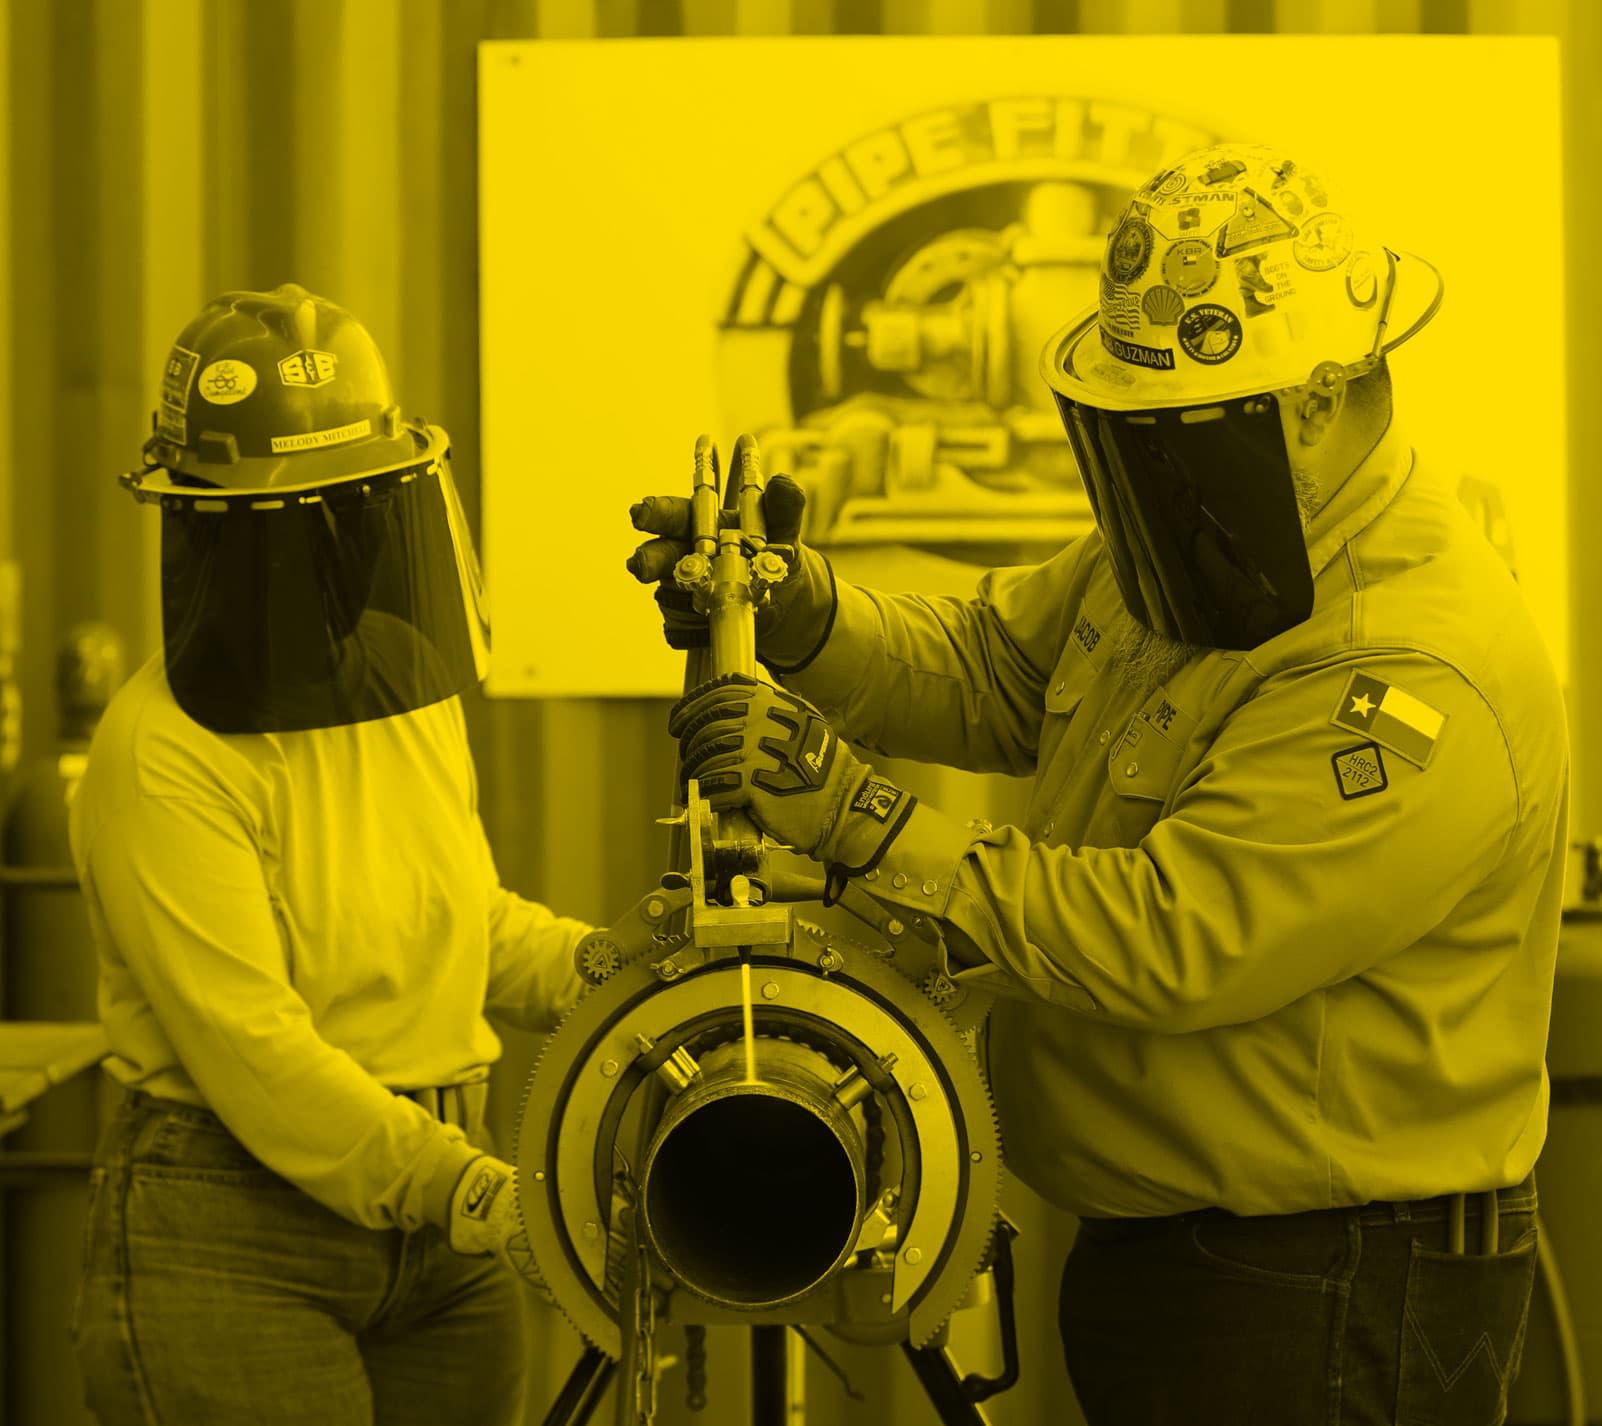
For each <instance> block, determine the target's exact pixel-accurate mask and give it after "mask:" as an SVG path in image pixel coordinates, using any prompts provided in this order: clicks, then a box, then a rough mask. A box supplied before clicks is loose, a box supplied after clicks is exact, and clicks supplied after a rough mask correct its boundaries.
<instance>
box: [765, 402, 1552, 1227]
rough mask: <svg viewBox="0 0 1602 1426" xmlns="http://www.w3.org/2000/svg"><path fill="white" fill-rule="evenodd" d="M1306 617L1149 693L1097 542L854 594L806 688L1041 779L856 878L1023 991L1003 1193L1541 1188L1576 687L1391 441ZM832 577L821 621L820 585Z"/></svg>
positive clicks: (1069, 1197)
mask: <svg viewBox="0 0 1602 1426" xmlns="http://www.w3.org/2000/svg"><path fill="white" fill-rule="evenodd" d="M1307 542H1308V547H1309V555H1310V559H1311V563H1312V567H1313V572H1314V574H1315V607H1314V611H1313V613H1312V615H1311V617H1310V618H1309V619H1307V620H1306V621H1305V622H1303V623H1301V624H1299V625H1297V626H1296V627H1294V628H1292V629H1290V630H1288V631H1287V632H1285V633H1284V634H1281V635H1279V636H1278V637H1276V638H1274V639H1272V640H1270V641H1269V642H1267V643H1265V644H1263V645H1261V646H1260V647H1258V648H1255V649H1252V650H1249V651H1227V650H1214V651H1207V652H1205V653H1203V654H1202V655H1200V656H1198V657H1196V658H1194V659H1193V660H1192V661H1191V662H1190V663H1189V664H1188V665H1187V666H1186V667H1184V668H1183V669H1182V670H1181V671H1180V672H1178V673H1177V674H1176V675H1175V676H1173V677H1172V678H1170V679H1169V680H1168V681H1167V682H1166V683H1165V684H1163V685H1162V686H1159V687H1151V688H1141V687H1138V686H1134V684H1133V683H1132V681H1130V680H1128V679H1126V678H1120V677H1119V676H1118V673H1117V671H1116V670H1115V668H1114V666H1113V664H1114V661H1113V660H1112V659H1111V658H1110V651H1111V649H1112V648H1113V647H1114V645H1115V642H1116V639H1117V637H1118V634H1119V630H1120V628H1121V627H1122V625H1123V624H1124V622H1125V621H1127V620H1128V618H1129V616H1128V614H1127V611H1126V610H1125V609H1124V607H1123V604H1122V601H1121V599H1120V596H1119V593H1118V588H1117V585H1116V583H1115V581H1114V579H1113V577H1112V572H1111V569H1110V566H1109V563H1108V561H1107V558H1106V555H1105V551H1104V548H1103V544H1102V540H1101V537H1100V535H1099V534H1095V533H1093V534H1091V535H1090V536H1088V537H1086V538H1084V539H1082V540H1080V541H1078V542H1076V543H1075V544H1074V545H1072V546H1071V547H1070V548H1068V549H1066V550H1065V551H1064V552H1062V553H1061V554H1060V555H1058V556H1057V557H1055V558H1053V559H1051V560H1049V561H1047V562H1046V563H1044V564H1041V565H1038V566H1033V567H1027V568H1013V569H1005V570H997V571H993V572H991V573H989V574H987V575H986V576H985V577H984V579H983V580H982V581H981V582H980V585H979V588H978V593H977V596H976V597H975V598H973V599H972V600H969V601H962V600H955V599H937V598H924V597H917V596H891V595H885V594H879V593H876V592H871V591H868V590H863V589H855V588H851V587H848V586H845V585H843V584H842V585H841V586H840V588H839V591H838V596H837V598H838V602H837V605H836V607H835V610H834V612H833V622H832V626H831V628H830V632H829V635H828V638H827V641H826V642H825V643H824V644H823V646H822V648H821V651H819V652H818V653H817V654H816V655H815V657H813V658H812V659H811V661H810V662H808V663H807V664H806V666H805V667H804V668H802V669H800V670H799V671H798V672H792V673H789V674H786V675H784V681H785V682H786V683H787V684H789V685H790V686H791V687H793V688H795V689H796V690H797V691H798V692H800V693H802V694H803V695H804V696H806V697H807V698H809V699H811V700H812V701H813V702H815V703H816V704H817V705H818V706H819V707H820V708H821V709H822V710H823V711H824V712H825V713H826V714H828V715H829V716H830V717H831V718H832V719H833V720H834V721H835V722H836V724H837V726H838V727H839V728H840V729H841V731H842V732H843V733H844V734H845V735H846V736H848V737H849V738H852V739H853V740H855V741H857V742H858V743H860V744H862V745H864V746H865V747H867V748H868V749H870V750H875V751H877V752H880V753H882V754H884V755H888V756H898V757H909V758H915V759H920V760H924V761H930V762H938V763H944V764H948V765H953V766H957V767H962V768H967V769H973V770H977V771H1000V772H1007V773H1012V774H1032V775H1033V777H1034V789H1033V795H1032V797H1031V800H1030V803H1029V806H1028V810H1027V813H1026V815H1025V817H1024V818H1023V820H1022V822H1021V823H1020V824H1019V825H1017V826H1003V827H996V828H995V829H994V830H991V831H982V830H975V828H974V826H973V825H972V824H964V823H963V822H961V821H960V820H958V819H956V818H954V817H950V816H947V815H944V814H943V813H942V812H941V811H940V810H938V809H936V808H934V807H931V806H929V805H927V804H920V805H919V806H918V807H917V808H916V809H915V810H914V812H913V814H912V817H911V819H910V821H909V822H908V824H907V826H906V828H905V829H904V831H903V832H902V834H901V835H900V837H898V838H897V840H896V841H895V842H894V843H893V844H892V846H891V847H890V850H889V852H888V854H887V855H886V856H885V858H884V859H883V861H882V862H881V863H880V865H879V866H878V867H877V868H876V869H875V870H874V872H872V873H871V874H870V876H871V879H870V880H867V881H865V882H863V883H861V884H862V885H863V886H864V887H865V889H866V890H868V891H870V892H871V893H872V894H873V895H874V896H875V897H876V898H878V899H879V900H881V901H882V902H886V903H888V904H890V905H893V906H900V907H905V908H907V909H908V911H910V912H912V913H913V914H920V913H921V914H927V915H931V916H933V917H935V918H937V919H938V920H939V921H940V922H942V923H943V924H944V925H945V926H946V928H947V929H948V930H949V931H951V932H952V933H953V934H952V943H953V944H954V945H957V944H963V945H965V946H966V947H967V948H968V949H970V950H976V951H977V953H978V954H979V955H982V957H984V958H986V959H988V960H990V961H993V962H995V963H996V964H997V965H999V966H1001V967H1004V968H1005V970H1006V971H1007V973H1008V974H1009V976H1010V977H1011V978H1012V980H1013V982H1014V984H1015V987H1020V988H1023V989H1025V990H1026V991H1027V992H1028V995H1027V996H1026V997H1025V998H1023V999H1008V1000H1003V1001H1000V1002H998V1004H997V1006H996V1008H995V1009H994V1010H993V1011H992V1014H991V1020H990V1026H989V1035H988V1043H989V1052H988V1059H989V1067H990V1072H991V1079H992V1084H993V1088H994V1092H995V1094H996V1098H997V1103H998V1109H999V1111H1000V1116H1001V1121H1002V1126H1003V1132H1004V1136H1005V1144H1006V1148H1007V1152H1008V1155H1009V1160H1010V1163H1011V1165H1012V1167H1013V1168H1014V1170H1015V1171H1016V1172H1017V1173H1018V1174H1019V1175H1020V1177H1022V1178H1023V1179H1024V1180H1025V1182H1027V1183H1029V1184H1030V1185H1031V1186H1032V1187H1033V1188H1035V1189H1036V1190H1037V1191H1038V1192H1039V1193H1041V1194H1042V1195H1043V1196H1044V1197H1046V1198H1048V1199H1050V1200H1052V1201H1054V1202H1056V1203H1058V1204H1060V1205H1061V1206H1063V1207H1065V1208H1067V1209H1069V1210H1071V1211H1073V1212H1076V1213H1079V1214H1081V1215H1092V1216H1136V1217H1139V1216H1151V1215H1158V1214H1166V1213H1174V1212H1181V1211H1185V1210H1188V1209H1192V1208H1197V1207H1203V1206H1218V1207H1223V1208H1226V1209H1229V1210H1231V1211H1233V1212H1236V1213H1240V1214H1260V1213H1287V1212H1294V1211H1298V1210H1302V1209H1308V1208H1319V1207H1326V1206H1340V1205H1347V1204H1355V1203H1361V1202H1365V1201H1368V1200H1373V1199H1408V1198H1415V1197H1420V1196H1428V1195H1433V1194H1437V1193H1446V1192H1463V1191H1472V1190H1479V1189H1485V1188H1492V1187H1499V1186H1503V1185H1508V1184H1512V1183H1516V1182H1518V1181H1519V1180H1520V1179H1521V1178H1522V1177H1523V1176H1524V1175H1525V1174H1526V1173H1527V1172H1528V1170H1529V1169H1530V1168H1531V1166H1532V1165H1533V1164H1534V1162H1535V1159H1536V1156H1537V1154H1538V1153H1539V1151H1540V1148H1541V1144H1542V1142H1543V1138H1544V1134H1545V1126H1546V1112H1547V1092H1548V1091H1547V1081H1546V1074H1545V1065H1544V1051H1545V1043H1546V1030H1547V1022H1548V1018H1549V1011H1550V1004H1551V994H1552V981H1553V971H1554V964H1555V957H1556V948H1557V934H1558V924H1559V917H1560V911H1561V900H1562V882H1563V871H1564V865H1565V836H1566V818H1567V791H1568V757H1567V740H1566V731H1565V717H1564V708H1563V701H1562V696H1561V691H1560V688H1559V685H1558V681H1557V678H1556V676H1555V673H1554V671H1553V668H1552V666H1551V663H1550V660H1549V658H1548V656H1547V653H1546V651H1545V648H1544V645H1543V643H1542V638H1541V635H1540V632H1539V630H1538V629H1537V627H1536V625H1535V624H1534V622H1533V620H1532V618H1531V616H1530V614H1529V612H1528V610H1527V608H1526V606H1525V604H1524V602H1523V600H1522V598H1521V596H1520V594H1519V592H1518V588H1517V585H1516V584H1515V582H1514V581H1513V579H1512V578H1511V577H1510V575H1509V572H1508V571H1507V569H1506V567H1505V566H1504V565H1503V564H1502V563H1501V562H1500V560H1499V559H1498V557H1497V556H1496V554H1495V553H1494V551H1493V550H1492V548H1491V547H1490V545H1489V544H1488V542H1487V541H1486V540H1485V539H1484V538H1483V536H1482V535H1481V534H1480V532H1479V531H1478V530H1477V529H1476V528H1475V527H1474V526H1473V525H1472V524H1471V522H1470V521H1469V520H1468V518H1467V516H1466V513H1465V512H1464V511H1463V510H1462V508H1461V507H1460V506H1459V505H1458V503H1457V501H1456V500H1455V498H1454V496H1453V493H1452V491H1451V490H1450V488H1449V487H1448V486H1447V484H1446V483H1445V482H1444V481H1442V480H1440V479H1438V478H1434V477H1432V476H1431V474H1430V473H1429V472H1428V471H1427V470H1425V469H1422V468H1420V467H1418V466H1417V465H1416V463H1415V460H1414V457H1413V453H1412V451H1411V450H1410V448H1409V447H1408V445H1407V443H1406V442H1405V441H1404V440H1403V439H1402V438H1401V436H1400V435H1399V434H1397V433H1396V432H1395V431H1394V430H1393V431H1392V432H1391V433H1389V434H1388V435H1387V436H1386V437H1385V438H1384V439H1383V440H1382V442H1381V443H1380V444H1379V445H1378V446H1377V447H1376V449H1375V451H1374V452H1373V453H1372V454H1371V456H1370V457H1369V459H1368V460H1367V461H1365V462H1364V464H1363V465H1362V466H1361V467H1360V468H1359V469H1358V470H1357V471H1356V472H1355V473H1354V474H1353V475H1352V476H1351V477H1350V478H1349V479H1348V480H1347V481H1346V482H1345V484H1344V485H1343V486H1342V487H1341V488H1340V490H1339V491H1338V492H1337V493H1336V494H1335V496H1334V497H1333V498H1332V499H1331V500H1330V501H1329V503H1328V504H1327V505H1326V507H1325V508H1324V509H1323V510H1322V511H1321V512H1320V514H1319V515H1318V516H1317V518H1316V520H1315V521H1314V523H1313V524H1312V526H1311V528H1310V530H1309V531H1308V532H1307ZM808 558H809V561H810V564H809V567H808V569H807V573H806V577H807V578H808V579H809V580H810V581H811V582H812V583H813V585H814V592H815V595H816V596H817V597H826V594H825V593H824V591H826V590H827V589H828V587H829V583H830V581H829V577H828V572H827V569H826V568H825V567H823V563H822V561H821V559H820V558H819V557H818V556H816V555H813V554H809V556H808Z"/></svg>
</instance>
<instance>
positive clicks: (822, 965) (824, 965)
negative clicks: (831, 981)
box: [818, 946, 845, 975]
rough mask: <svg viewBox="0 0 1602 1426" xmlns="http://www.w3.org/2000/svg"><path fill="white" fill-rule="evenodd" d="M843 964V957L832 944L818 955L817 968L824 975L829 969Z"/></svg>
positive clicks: (833, 969)
mask: <svg viewBox="0 0 1602 1426" xmlns="http://www.w3.org/2000/svg"><path fill="white" fill-rule="evenodd" d="M844 964H845V957H844V956H842V955H841V954H840V952H839V951H837V950H835V949H834V948H833V947H832V946H831V947H830V948H829V949H828V950H826V951H824V953H823V954H822V955H821V956H819V957H818V969H819V970H821V971H822V972H823V973H824V974H825V975H827V974H828V973H829V972H830V971H836V970H839V969H840V967H841V966H843V965H844Z"/></svg>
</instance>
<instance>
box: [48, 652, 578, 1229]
mask: <svg viewBox="0 0 1602 1426" xmlns="http://www.w3.org/2000/svg"><path fill="white" fill-rule="evenodd" d="M71 830H72V844H73V854H74V857H75V859H76V862H77V867H78V873H79V876H80V878H81V880H82V884H83V892H84V896H85V899H86V901H87V903H88V910H89V919H90V924H91V927H92V929H93V932H94V938H95V942H96V945H97V948H98V951H99V956H100V992H99V999H100V1017H101V1019H102V1020H103V1021H104V1023H105V1027H106V1032H107V1035H108V1037H109V1039H110V1042H111V1058H110V1059H109V1061H108V1062H107V1068H108V1069H109V1071H110V1073H111V1074H112V1075H113V1076H114V1077H115V1078H116V1079H118V1080H120V1081H121V1082H122V1083H123V1084H126V1085H129V1086H132V1087H135V1088H138V1089H142V1090H145V1091H146V1092H148V1093H151V1094H156V1095H161V1096H163V1097H165V1098H169V1099H176V1100H180V1101H183V1102H185V1103H189V1104H196V1105H201V1106H204V1107H207V1108H210V1109H211V1110H212V1111H214V1112H215V1113H216V1114H217V1115H218V1116H219V1118H221V1119H222V1121H223V1122H224V1123H225V1124H226V1125H227V1126H228V1128H229V1129H230V1130H231V1131H232V1133H233V1134H234V1135H235V1137H237V1138H238V1139H239V1140H240V1142H241V1143H243V1144H244V1145H245V1147H246V1148H248V1149H249V1150H250V1151H251V1152H252V1153H253V1154H255V1155H256V1157H257V1158H259V1159H261V1160H262V1162H263V1163H265V1164H266V1165H267V1166H268V1167H269V1168H271V1169H274V1170H276V1171H277V1172H278V1173H279V1174H281V1175H282V1176H283V1177H284V1178H286V1179H288V1180H290V1181H291V1182H292V1183H294V1184H296V1185H297V1186H298V1187H300V1188H301V1189H303V1190H304V1191H305V1192H306V1193H308V1194H310V1195H311V1196H312V1197H313V1198H315V1199H317V1200H318V1201H319V1202H321V1203H323V1204H325V1205H326V1206H328V1207H329V1208H332V1209H334V1210H335V1211H336V1212H338V1213H341V1214H343V1215H344V1216H345V1217H347V1218H350V1219H352V1220H354V1221H356V1222H358V1223H362V1224H365V1225H367V1226H369V1227H373V1228H397V1227H398V1228H404V1229H414V1228H417V1227H419V1226H421V1224H423V1223H424V1222H433V1223H435V1224H439V1225H443V1224H444V1222H445V1220H446V1216H447V1210H448V1207H449V1198H450V1193H451V1190H452V1188H453V1187H454V1185H455V1183H456V1180H457V1179H458V1177H459V1176H460V1174H461V1171H462V1169H463V1168H464V1167H465V1166H466V1164H467V1163H468V1162H469V1161H470V1160H471V1159H472V1158H473V1157H475V1156H476V1155H477V1154H478V1153H479V1152H480V1151H479V1150H478V1149H475V1148H473V1147H472V1146H471V1145H470V1144H468V1143H467V1141H466V1139H465V1137H464V1135H463V1131H462V1130H461V1129H459V1128H457V1127H455V1126H452V1125H447V1124H443V1123H440V1122H439V1121H437V1120H435V1119H433V1118H431V1117H430V1116H429V1115H428V1114H427V1113H426V1112H425V1111H424V1110H423V1109H422V1108H420V1107H419V1106H418V1105H417V1104H415V1103H413V1102H412V1101H411V1100H409V1099H403V1098H399V1097H397V1096H396V1095H395V1094H393V1093H392V1092H391V1090H392V1089H413V1088H420V1087H424V1086H433V1085H452V1084H467V1083H472V1082H474V1081H478V1080H482V1079H484V1078H485V1077H486V1076H487V1075H488V1073H489V1066H490V1064H491V1063H492V1062H493V1061H494V1060H495V1059H497V1058H498V1057H499V1054H500V1041H499V1039H498V1038H497V1037H496V1035H495V1033H494V1031H493V1030H491V1028H490V1026H489V1025H488V1024H487V1023H486V1021H485V1019H484V1010H485V1007H486V1005H487V1006H488V1007H489V1008H491V1009H493V1010H495V1011H497V1012H498V1013H500V1014H503V1015H504V1016H505V1017H506V1018H507V1019H508V1020H510V1021H512V1022H513V1023H516V1024H519V1025H521V1026H524V1027H526V1028H529V1029H545V1028H549V1027H550V1025H552V1024H553V1023H554V1021H555V1019H556V1018H557V1017H558V1015H560V1014H561V1013H562V1012H563V1011H565V1010H566V1009H567V1007H568V1006H569V1005H571V1004H572V1002H573V1001H574V1000H575V999H576V998H577V995H578V991H579V988H580V983H579V981H578V979H577V977H576V975H575V973H574V969H573V958H572V950H573V947H574V945H575V944H576V943H577V941H578V940H579V938H580V937H581V936H582V935H583V934H584V933H585V932H586V931H588V929H589V928H588V927H587V926H584V925H582V924H580V923H579V922H576V921H570V920H564V919H560V918H557V917H555V916H554V915H553V914H552V913H551V912H550V911H549V910H547V909H546V908H545V907H544V906H540V905H538V904H536V903H533V902H529V901H525V900H523V899H521V898H520V897H517V896H515V895H513V894H512V893H511V892H509V891H506V890H505V889H504V888H502V886H501V885H500V879H499V877H498V876H497V874H496V871H495V867H494V864H493V862H492V860H491V856H490V850H489V847H488V844H487V843H486V841H485V837H484V831H483V827H482V825H481V823H480V821H479V816H478V811H477V786H476V782H475V778H474V771H473V763H472V757H471V754H470V752H469V750H468V745H467V736H466V728H465V725H464V723H463V719H462V710H461V704H460V702H459V701H458V700H457V699H455V698H450V699H446V700H444V701H442V702H438V703H434V704H432V705H430V706H428V707H426V708H422V709H419V710H417V711H416V712H412V713H404V714H400V715H397V716H394V717H390V718H382V719H376V720H373V721H370V722H364V723H357V724H354V725H350V726H345V727H336V728H317V729H310V730H307V731H304V732H295V733H264V734H245V735H229V736H220V735H218V734H215V733H211V732H208V731H207V730H206V729H204V728H202V727H201V726H200V725H199V724H197V723H195V722H194V721H193V720H191V719H190V718H189V717H188V716H187V715H186V714H185V713H184V712H183V711H182V710H181V709H180V708H179V707H178V705H177V703H176V702H175V701H174V700H173V697H172V694H171V692H170V691H169V690H168V687H167V681H166V677H165V674H164V671H163V666H162V663H161V659H160V657H159V656H158V657H157V658H155V659H153V660H151V661H150V662H149V663H147V664H146V665H145V666H144V667H143V668H142V669H141V670H140V671H139V672H138V673H136V674H135V675H134V676H133V678H132V679H130V680H129V682H128V684H127V685H126V686H125V687H124V688H123V689H121V690H120V691H119V692H118V694H117V696H116V697H115V698H114V699H113V700H112V703H111V706H110V707H109V708H108V709H107V711H106V715H105V717H104V718H103V719H102V721H101V723H100V727H99V729H98V730H97V731H96V734H95V739H94V743H93V745H92V747H91V749H90V754H89V766H88V770H87V772H86V773H85V775H84V778H83V781H82V783H81V784H80V785H79V788H78V792H77V795H76V797H75V799H74V801H73V805H72V809H71Z"/></svg>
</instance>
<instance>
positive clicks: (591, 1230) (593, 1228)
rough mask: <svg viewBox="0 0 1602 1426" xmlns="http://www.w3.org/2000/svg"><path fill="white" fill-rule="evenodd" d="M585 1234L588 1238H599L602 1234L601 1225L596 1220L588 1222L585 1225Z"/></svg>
mask: <svg viewBox="0 0 1602 1426" xmlns="http://www.w3.org/2000/svg"><path fill="white" fill-rule="evenodd" d="M584 1236H585V1237H586V1238H599V1237H600V1236H601V1225H600V1224H599V1223H595V1222H590V1223H586V1224H585V1225H584Z"/></svg>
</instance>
